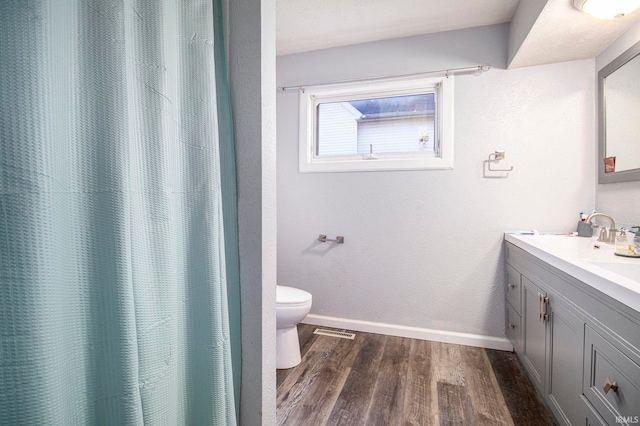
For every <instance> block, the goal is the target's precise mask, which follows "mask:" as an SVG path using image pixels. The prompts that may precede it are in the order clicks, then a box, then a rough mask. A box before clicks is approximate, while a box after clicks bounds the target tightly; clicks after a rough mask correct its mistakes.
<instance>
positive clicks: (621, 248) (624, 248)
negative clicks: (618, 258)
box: [616, 228, 633, 256]
mask: <svg viewBox="0 0 640 426" xmlns="http://www.w3.org/2000/svg"><path fill="white" fill-rule="evenodd" d="M616 253H618V254H622V255H626V256H628V255H630V254H633V246H632V245H631V244H630V243H629V242H628V241H627V232H626V230H625V229H624V228H620V233H619V234H618V235H617V236H616Z"/></svg>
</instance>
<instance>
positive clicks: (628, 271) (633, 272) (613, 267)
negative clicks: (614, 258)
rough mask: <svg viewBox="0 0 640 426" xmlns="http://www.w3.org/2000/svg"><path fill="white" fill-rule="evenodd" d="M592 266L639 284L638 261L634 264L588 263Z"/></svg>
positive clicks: (639, 265)
mask: <svg viewBox="0 0 640 426" xmlns="http://www.w3.org/2000/svg"><path fill="white" fill-rule="evenodd" d="M589 263H591V264H592V265H594V266H597V267H599V268H603V269H606V270H607V271H609V272H613V273H614V274H618V275H622V276H623V277H627V278H629V279H632V280H634V281H637V282H638V283H640V259H638V261H637V262H635V263H631V262H629V263H622V262H600V261H590V262H589Z"/></svg>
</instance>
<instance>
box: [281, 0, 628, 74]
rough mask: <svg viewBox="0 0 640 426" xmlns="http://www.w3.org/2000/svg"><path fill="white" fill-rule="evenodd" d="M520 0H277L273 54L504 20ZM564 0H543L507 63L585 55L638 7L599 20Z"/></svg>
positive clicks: (599, 48)
mask: <svg viewBox="0 0 640 426" xmlns="http://www.w3.org/2000/svg"><path fill="white" fill-rule="evenodd" d="M520 1H531V0H277V27H276V35H277V54H278V55H287V54H292V53H300V52H307V51H311V50H317V49H324V48H329V47H336V46H345V45H350V44H357V43H365V42H370V41H377V40H384V39H391V38H399V37H407V36H412V35H419V34H428V33H435V32H441V31H450V30H457V29H463V28H471V27H478V26H484V25H492V24H500V23H504V22H510V21H511V19H512V18H513V16H514V14H515V13H516V10H517V8H518V4H519V2H520ZM538 1H543V0H538ZM543 2H544V1H543ZM572 3H573V0H548V1H547V3H546V5H545V6H544V8H543V9H542V12H540V14H539V16H538V17H537V19H535V24H534V25H533V27H532V28H531V29H530V31H528V35H527V37H526V39H525V40H524V42H523V43H522V46H521V47H520V49H519V50H518V52H517V54H516V55H515V57H514V58H513V60H512V61H511V63H510V64H509V68H518V67H523V66H531V65H539V64H545V63H553V62H562V61H568V60H575V59H585V58H593V57H595V56H596V55H597V54H598V53H600V52H601V51H602V50H603V49H604V48H605V47H607V46H608V45H609V44H610V43H611V42H613V41H614V40H615V39H616V38H618V37H619V36H620V35H621V34H622V33H624V32H625V31H626V30H627V29H628V28H629V27H631V26H632V25H634V24H635V23H637V22H640V11H637V12H635V13H633V14H630V15H628V16H625V17H624V18H620V19H615V20H599V19H596V18H593V17H591V16H589V15H586V14H584V13H582V12H580V11H578V10H576V9H574V8H573V6H572Z"/></svg>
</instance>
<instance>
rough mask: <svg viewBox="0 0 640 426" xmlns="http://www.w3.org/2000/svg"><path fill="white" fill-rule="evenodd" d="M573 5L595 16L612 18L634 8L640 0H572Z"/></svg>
mask: <svg viewBox="0 0 640 426" xmlns="http://www.w3.org/2000/svg"><path fill="white" fill-rule="evenodd" d="M573 5H574V6H575V7H576V8H577V9H578V10H581V11H583V12H586V13H588V14H590V15H593V16H595V17H596V18H602V19H612V18H621V17H623V16H624V15H628V14H629V13H631V12H633V11H634V10H636V9H637V8H638V7H640V0H573Z"/></svg>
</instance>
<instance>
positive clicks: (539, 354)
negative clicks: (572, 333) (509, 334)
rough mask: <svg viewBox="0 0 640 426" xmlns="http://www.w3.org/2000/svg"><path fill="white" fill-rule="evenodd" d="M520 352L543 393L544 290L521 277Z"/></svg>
mask: <svg viewBox="0 0 640 426" xmlns="http://www.w3.org/2000/svg"><path fill="white" fill-rule="evenodd" d="M521 297H522V307H523V311H522V342H523V344H522V352H521V353H520V354H519V355H520V357H521V359H522V362H523V364H524V366H525V368H526V369H527V372H528V373H529V377H530V378H531V381H532V382H533V384H534V386H535V387H536V388H537V389H538V392H540V393H544V387H545V380H546V374H545V365H546V360H547V324H546V322H543V320H542V316H541V312H542V298H545V297H547V295H546V293H545V292H544V290H542V289H541V288H540V287H538V286H537V285H535V284H534V283H533V282H532V281H531V280H529V279H528V278H527V277H524V276H523V277H522V294H521Z"/></svg>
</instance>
